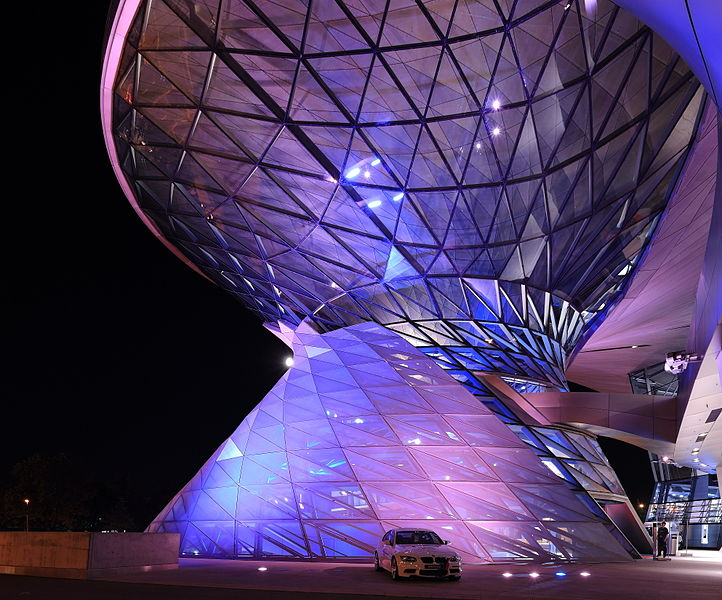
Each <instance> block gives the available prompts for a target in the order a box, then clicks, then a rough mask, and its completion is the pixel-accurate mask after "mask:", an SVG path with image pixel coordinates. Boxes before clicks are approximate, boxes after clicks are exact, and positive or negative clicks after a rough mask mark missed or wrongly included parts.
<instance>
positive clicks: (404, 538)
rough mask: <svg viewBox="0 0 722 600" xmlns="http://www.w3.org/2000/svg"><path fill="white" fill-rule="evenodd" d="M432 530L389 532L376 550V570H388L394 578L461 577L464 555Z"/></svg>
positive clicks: (456, 579) (453, 578)
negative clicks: (455, 550)
mask: <svg viewBox="0 0 722 600" xmlns="http://www.w3.org/2000/svg"><path fill="white" fill-rule="evenodd" d="M448 543H449V542H448V541H445V540H442V539H441V538H440V537H439V536H438V535H436V533H435V532H433V531H431V530H429V529H392V530H391V531H387V532H386V534H385V535H384V537H382V538H381V542H380V543H379V545H378V546H377V547H376V551H375V552H374V566H375V567H376V570H377V571H382V570H384V569H386V570H387V571H390V572H391V578H392V579H394V580H397V579H400V578H402V577H407V578H408V577H433V578H436V579H439V578H441V577H448V578H449V579H451V580H452V581H458V580H459V579H460V578H461V557H460V556H459V555H458V554H457V553H456V552H454V551H453V550H451V549H450V548H447V547H446V544H448Z"/></svg>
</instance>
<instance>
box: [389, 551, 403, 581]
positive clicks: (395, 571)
mask: <svg viewBox="0 0 722 600" xmlns="http://www.w3.org/2000/svg"><path fill="white" fill-rule="evenodd" d="M391 579H393V580H394V581H398V580H399V579H401V577H399V566H398V565H397V564H396V557H395V556H394V557H393V558H392V559H391Z"/></svg>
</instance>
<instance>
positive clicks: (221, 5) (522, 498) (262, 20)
mask: <svg viewBox="0 0 722 600" xmlns="http://www.w3.org/2000/svg"><path fill="white" fill-rule="evenodd" d="M125 16H129V15H125ZM128 22H129V26H128V28H127V30H126V31H124V32H123V37H124V42H123V44H124V47H123V51H122V52H121V53H120V55H119V56H118V58H117V65H115V66H114V80H113V83H112V86H111V88H109V91H108V93H109V94H111V95H112V123H111V124H110V129H111V132H110V135H111V137H112V140H111V141H112V144H113V151H112V152H111V154H113V152H114V153H115V154H116V155H117V164H118V169H119V173H121V174H122V179H123V181H122V183H123V184H126V185H127V186H128V188H129V190H130V192H129V196H131V202H132V203H133V204H134V206H135V207H136V210H137V211H138V212H139V213H140V214H141V216H142V218H144V220H146V222H147V223H149V224H150V225H152V226H153V227H154V228H155V229H156V230H157V232H159V234H160V235H161V237H163V238H164V239H165V240H166V241H168V242H169V243H170V244H171V245H172V246H173V247H174V248H176V249H177V250H178V251H179V252H180V253H181V254H182V255H183V256H184V257H185V258H186V259H188V261H190V262H191V263H192V264H194V265H195V266H196V267H197V268H198V269H199V270H200V271H201V272H202V273H203V274H204V275H205V276H206V277H208V278H209V279H210V280H211V281H213V282H215V283H216V284H218V285H219V286H221V287H222V288H224V289H225V290H227V291H228V292H229V293H230V294H232V295H233V296H234V297H235V298H237V299H238V300H240V301H241V302H242V303H243V304H244V305H245V306H246V307H248V308H249V309H251V310H252V311H254V312H255V313H256V314H257V315H258V316H259V317H260V318H261V319H262V320H263V321H264V322H265V323H266V325H267V326H268V327H269V328H271V329H275V330H277V331H281V332H285V333H284V335H286V336H287V337H288V338H289V339H292V340H293V345H294V352H295V353H296V356H297V358H299V357H300V359H301V360H300V361H298V360H297V364H296V365H295V366H294V367H293V368H292V369H291V371H289V373H288V374H287V375H286V376H285V377H284V378H283V379H282V380H281V381H280V382H279V383H278V384H277V386H276V387H274V389H273V390H272V391H271V393H269V395H268V396H266V398H264V399H263V401H262V402H261V404H259V406H258V407H257V408H256V409H255V410H254V411H253V412H252V413H251V414H250V415H249V416H248V417H246V419H245V420H244V421H243V423H242V424H241V426H240V427H239V428H238V430H237V431H236V432H235V433H234V434H233V435H232V436H231V438H229V440H227V441H226V442H224V444H223V445H222V446H221V447H220V448H219V450H218V451H217V452H216V453H215V454H214V456H213V457H212V458H211V459H210V460H209V461H208V462H207V463H206V465H205V466H204V467H203V468H202V469H201V471H200V472H199V473H198V475H197V476H196V477H195V478H194V479H193V480H192V481H191V482H189V483H188V485H187V486H186V487H185V488H184V489H183V490H182V491H181V492H180V493H179V494H178V495H177V496H176V498H174V499H173V501H172V502H171V503H170V504H169V505H168V506H167V507H166V508H165V509H164V511H163V512H162V513H161V514H160V515H159V516H158V518H157V519H156V520H155V521H154V522H153V524H152V525H151V528H150V530H152V531H178V532H180V533H181V534H182V540H183V541H182V552H183V553H184V555H187V556H193V555H202V556H223V557H243V556H253V557H261V556H271V557H294V558H342V557H346V558H349V557H364V556H369V552H370V549H371V547H372V542H374V541H375V540H377V539H378V538H379V537H380V534H381V533H382V532H383V531H384V528H389V527H395V526H397V525H398V526H404V527H423V526H427V525H428V523H427V520H432V519H433V520H434V521H436V524H437V525H438V526H439V527H440V528H442V529H445V530H448V531H449V532H450V533H449V537H450V538H453V540H454V544H455V547H456V548H457V549H458V551H459V552H460V553H462V555H463V556H464V557H465V559H466V560H470V561H472V562H488V561H506V560H525V561H529V560H532V561H540V562H544V561H547V560H575V559H596V560H622V559H625V558H628V557H629V556H630V555H634V550H633V549H632V548H631V547H630V546H629V543H628V542H626V540H624V539H623V537H622V536H620V535H619V534H618V531H617V530H616V528H615V527H614V525H613V524H612V523H611V521H610V520H609V519H608V518H607V517H606V516H605V514H604V512H603V511H602V510H601V509H600V508H599V506H598V505H597V504H596V503H595V502H594V501H593V500H592V496H593V495H594V494H603V495H606V496H609V495H619V496H623V493H624V492H623V490H622V489H621V486H620V485H619V482H618V480H617V478H616V476H615V475H614V473H613V471H612V470H611V468H610V467H609V465H608V463H607V461H606V459H605V458H604V455H603V454H602V453H601V450H600V449H599V447H598V446H597V445H596V442H595V441H594V439H593V438H592V437H591V436H588V435H584V434H582V433H580V432H576V431H574V430H572V429H571V428H555V427H540V426H528V425H527V424H525V423H524V422H522V420H520V418H519V416H517V415H515V414H513V413H512V411H510V410H509V408H508V407H506V406H505V405H504V403H503V401H502V400H501V399H499V398H498V397H497V395H496V394H495V393H493V392H491V391H490V390H489V389H487V387H486V386H485V385H484V383H483V377H482V376H481V374H483V373H495V374H499V375H502V376H503V377H504V379H505V381H506V382H507V383H508V384H509V385H510V386H511V387H512V388H514V389H516V390H517V391H519V392H522V393H525V392H531V391H541V390H544V389H560V390H565V389H566V385H567V383H566V378H565V374H564V367H565V363H566V361H567V359H568V357H569V356H570V355H571V354H572V353H573V352H574V350H575V348H576V347H577V346H578V343H579V340H580V339H581V338H582V336H583V335H584V334H585V333H588V332H590V331H591V330H592V329H593V328H594V327H595V326H596V325H597V324H598V323H599V322H600V320H601V319H603V318H604V316H605V314H606V312H607V311H608V310H609V308H610V307H611V306H612V305H613V303H614V302H615V300H616V299H617V298H618V296H619V294H620V292H621V291H622V290H623V289H624V286H625V283H626V282H627V281H628V280H629V275H630V273H631V272H633V270H634V268H635V266H636V264H637V262H638V260H639V259H640V257H641V256H642V254H643V252H644V250H645V248H646V245H647V243H648V242H649V240H650V239H651V236H652V234H653V232H654V228H655V224H656V222H657V221H658V219H659V217H660V215H661V213H662V211H663V210H664V207H665V205H666V202H667V199H668V196H669V194H670V193H671V190H672V188H673V187H674V184H675V182H676V179H677V175H678V173H679V171H680V169H681V168H682V166H683V164H684V160H685V158H686V155H687V151H688V150H689V147H690V145H691V144H692V142H693V139H694V135H695V129H696V124H697V120H698V116H699V114H700V112H701V109H702V108H703V106H704V101H705V97H704V92H703V90H702V88H701V86H700V84H699V82H698V81H697V80H696V79H695V77H694V76H693V75H692V73H691V71H690V70H689V69H688V67H687V66H686V65H685V64H684V63H683V61H681V60H680V58H679V57H678V56H677V55H676V54H675V53H674V52H673V51H672V50H671V49H670V48H669V47H668V46H667V45H666V44H665V42H664V41H663V40H662V39H661V38H659V37H658V36H656V35H655V34H653V33H652V32H651V31H650V30H649V29H648V28H646V27H644V26H642V25H641V24H640V23H639V22H638V21H637V20H636V19H635V18H634V17H633V16H631V15H630V14H629V13H626V12H624V11H622V10H620V9H619V8H618V7H617V6H616V5H615V4H613V3H612V2H610V1H608V0H600V1H599V2H598V3H596V9H595V10H594V12H593V13H587V11H586V8H585V3H584V2H581V1H579V0H572V1H568V0H565V1H560V2H542V1H541V0H539V1H521V0H515V1H509V2H491V1H481V2H480V1H477V0H474V1H472V0H438V1H435V2H415V1H412V0H395V1H393V2H386V1H383V2H375V1H369V2H363V3H360V2H355V1H351V0H335V1H333V2H332V1H330V0H329V1H328V2H312V3H311V2H302V1H300V0H289V1H288V2H286V1H284V2H273V1H270V0H256V1H254V2H245V1H240V0H204V1H203V2H201V1H196V2H194V1H190V0H145V1H141V2H139V4H138V10H137V11H136V12H135V13H134V15H133V16H132V19H129V21H128ZM348 336H351V337H348ZM354 336H355V337H354ZM352 338H353V339H352ZM380 340H383V342H382V341H380ZM348 344H351V345H352V346H353V347H357V348H358V350H357V352H353V351H348V350H347V349H345V348H344V347H343V346H344V345H348ZM394 348H398V349H401V350H400V351H399V352H400V354H402V355H403V356H404V358H399V356H398V355H397V354H398V353H396V354H395V353H394V352H395V351H394V350H393V349H394ZM372 359H373V360H372ZM432 359H433V360H432ZM359 365H366V366H367V367H368V370H367V371H366V372H363V373H362V372H360V370H359ZM377 370H379V372H384V373H387V375H380V374H379V373H377ZM384 386H386V388H388V389H386V391H384V389H383V388H384ZM425 386H426V387H425ZM389 390H392V391H393V393H391V391H389ZM469 399H471V400H469ZM460 411H461V412H460ZM381 481H384V482H391V483H384V484H383V485H381V484H380V483H379V482H381ZM440 533H441V532H440Z"/></svg>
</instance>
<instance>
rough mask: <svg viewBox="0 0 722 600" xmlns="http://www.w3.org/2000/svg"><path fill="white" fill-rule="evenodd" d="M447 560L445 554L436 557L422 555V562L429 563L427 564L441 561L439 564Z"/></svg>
mask: <svg viewBox="0 0 722 600" xmlns="http://www.w3.org/2000/svg"><path fill="white" fill-rule="evenodd" d="M446 560H447V559H446V558H444V557H443V556H437V557H436V558H434V557H433V556H422V557H421V562H422V563H425V564H427V565H428V564H430V563H434V562H436V563H439V564H443V563H445V562H446Z"/></svg>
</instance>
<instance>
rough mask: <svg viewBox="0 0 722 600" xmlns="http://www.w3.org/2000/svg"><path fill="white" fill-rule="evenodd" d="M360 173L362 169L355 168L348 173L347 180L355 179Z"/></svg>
mask: <svg viewBox="0 0 722 600" xmlns="http://www.w3.org/2000/svg"><path fill="white" fill-rule="evenodd" d="M360 172H361V169H359V168H358V167H354V168H353V169H350V170H349V171H346V179H353V178H354V177H356V175H358V174H359V173H360Z"/></svg>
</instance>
